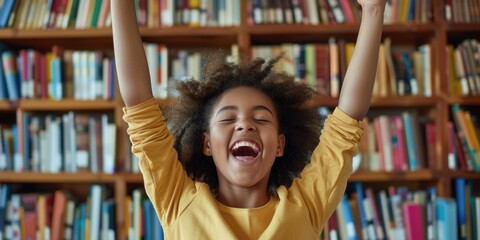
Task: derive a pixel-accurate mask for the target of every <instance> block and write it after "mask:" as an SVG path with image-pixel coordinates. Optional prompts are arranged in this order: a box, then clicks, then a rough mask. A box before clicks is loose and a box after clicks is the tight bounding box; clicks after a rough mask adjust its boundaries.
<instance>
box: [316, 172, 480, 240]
mask: <svg viewBox="0 0 480 240" xmlns="http://www.w3.org/2000/svg"><path fill="white" fill-rule="evenodd" d="M454 185H455V194H454V197H452V198H445V197H438V196H437V193H436V189H435V188H433V187H431V188H429V189H428V190H416V191H410V190H409V189H408V188H407V187H401V186H399V187H394V186H390V187H388V189H384V190H380V191H376V192H375V191H374V190H373V189H372V188H364V187H363V184H362V183H353V184H352V185H351V188H352V191H351V192H349V193H347V194H345V196H344V197H343V199H342V201H341V203H340V205H339V206H338V207H337V209H336V210H335V212H334V213H333V214H332V215H331V216H330V218H329V220H328V223H327V224H326V226H325V229H324V232H325V233H328V234H327V235H328V237H329V239H330V240H336V239H420V240H422V239H478V237H479V232H478V229H480V225H479V224H480V211H479V207H480V196H479V195H478V193H475V192H473V191H472V185H473V184H472V182H471V181H466V180H465V179H463V178H459V179H455V180H454Z"/></svg>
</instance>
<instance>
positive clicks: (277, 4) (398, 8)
mask: <svg viewBox="0 0 480 240" xmlns="http://www.w3.org/2000/svg"><path fill="white" fill-rule="evenodd" d="M248 4H249V5H248V6H249V7H248V10H247V11H248V19H249V22H250V24H310V25H319V24H324V25H328V24H355V23H360V20H361V7H360V5H359V4H358V3H357V1H356V0H250V1H249V3H248ZM430 21H432V1H431V0H392V1H388V2H387V4H386V7H385V14H384V23H386V24H391V23H406V22H417V23H427V22H430Z"/></svg>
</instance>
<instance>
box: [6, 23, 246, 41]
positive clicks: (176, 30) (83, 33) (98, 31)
mask: <svg viewBox="0 0 480 240" xmlns="http://www.w3.org/2000/svg"><path fill="white" fill-rule="evenodd" d="M239 32H240V28H239V27H205V28H200V27H184V26H180V27H168V28H147V27H141V28H140V35H142V36H143V37H168V36H175V37H177V36H188V37H192V36H228V35H236V34H238V33H239ZM99 37H100V38H105V37H109V38H111V37H112V29H111V28H94V29H28V30H19V29H12V28H8V29H0V39H42V38H47V39H48V38H56V39H60V38H75V39H78V38H99Z"/></svg>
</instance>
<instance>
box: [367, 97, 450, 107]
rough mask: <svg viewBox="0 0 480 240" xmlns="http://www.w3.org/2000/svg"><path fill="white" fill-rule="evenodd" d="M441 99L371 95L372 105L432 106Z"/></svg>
mask: <svg viewBox="0 0 480 240" xmlns="http://www.w3.org/2000/svg"><path fill="white" fill-rule="evenodd" d="M439 101H441V99H440V98H438V97H422V96H400V97H386V98H380V97H373V98H372V102H371V106H372V107H432V106H435V105H436V104H438V103H439Z"/></svg>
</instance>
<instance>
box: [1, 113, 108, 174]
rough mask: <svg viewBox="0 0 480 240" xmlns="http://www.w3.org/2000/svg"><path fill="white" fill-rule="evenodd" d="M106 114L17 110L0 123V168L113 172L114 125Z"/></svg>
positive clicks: (22, 170)
mask: <svg viewBox="0 0 480 240" xmlns="http://www.w3.org/2000/svg"><path fill="white" fill-rule="evenodd" d="M111 118H112V117H111V116H108V114H106V113H104V114H93V113H91V114H88V113H81V112H80V113H74V112H71V111H70V112H68V113H65V114H63V115H54V114H41V113H38V114H37V113H26V112H20V111H19V112H18V116H17V123H16V124H13V125H7V124H2V125H0V140H1V141H0V170H11V171H15V172H24V171H34V172H51V173H57V172H60V171H65V172H78V171H91V172H94V173H96V172H104V173H114V172H115V167H116V166H115V162H116V126H115V124H114V123H112V119H111Z"/></svg>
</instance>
